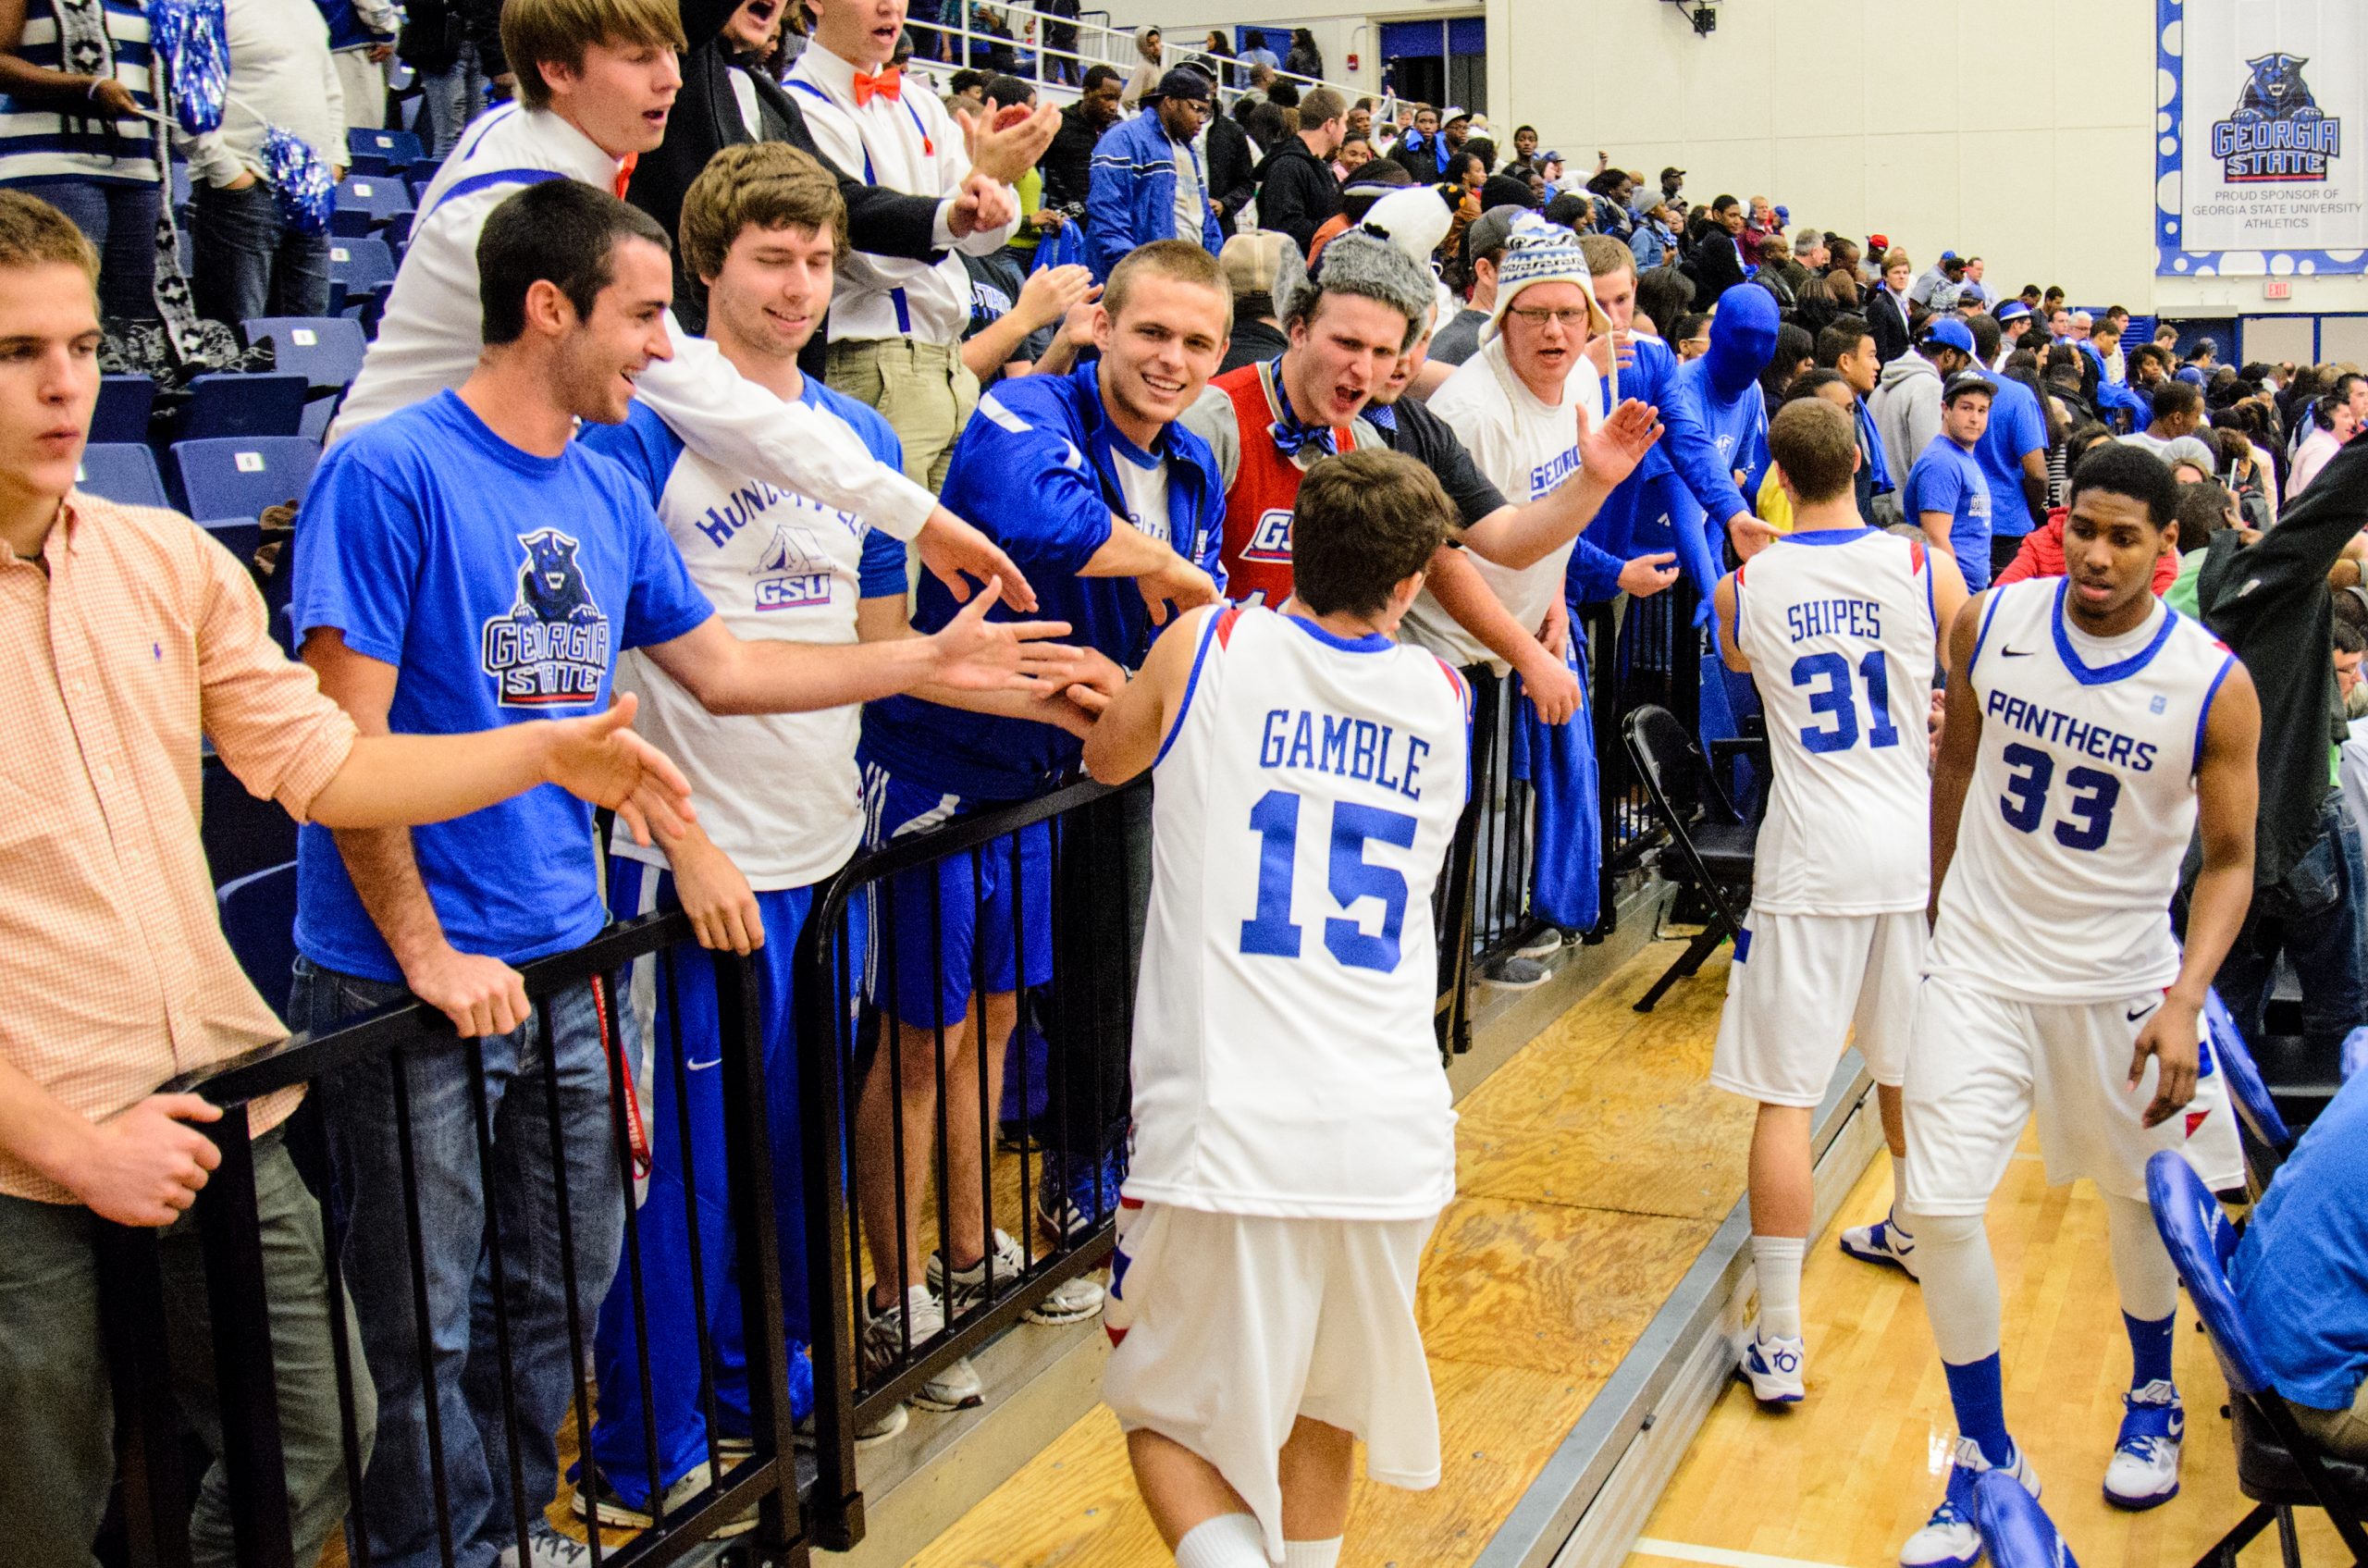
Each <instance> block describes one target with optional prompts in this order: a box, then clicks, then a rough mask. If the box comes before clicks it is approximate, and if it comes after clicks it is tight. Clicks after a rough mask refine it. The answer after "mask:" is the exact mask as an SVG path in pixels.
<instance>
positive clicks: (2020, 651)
mask: <svg viewBox="0 0 2368 1568" xmlns="http://www.w3.org/2000/svg"><path fill="white" fill-rule="evenodd" d="M2030 656H2031V650H2030V649H2029V648H2000V649H1999V650H1998V657H1999V658H2001V659H2029V657H2030Z"/></svg>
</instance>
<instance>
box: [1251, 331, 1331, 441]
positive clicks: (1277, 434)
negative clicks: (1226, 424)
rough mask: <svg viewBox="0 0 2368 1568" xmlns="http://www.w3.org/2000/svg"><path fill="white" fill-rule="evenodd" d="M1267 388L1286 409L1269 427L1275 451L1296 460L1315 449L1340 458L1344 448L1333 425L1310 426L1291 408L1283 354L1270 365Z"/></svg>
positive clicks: (1267, 431)
mask: <svg viewBox="0 0 2368 1568" xmlns="http://www.w3.org/2000/svg"><path fill="white" fill-rule="evenodd" d="M1266 385H1267V386H1268V387H1269V388H1271V389H1273V391H1274V394H1275V401H1276V402H1277V403H1279V404H1280V405H1281V406H1282V410H1283V413H1282V417H1281V418H1279V419H1277V420H1276V421H1275V422H1274V423H1273V424H1272V425H1269V426H1266V434H1267V435H1268V436H1269V437H1271V438H1273V439H1274V442H1275V450H1276V451H1278V452H1280V453H1282V454H1283V455H1284V456H1285V457H1289V458H1296V457H1298V456H1299V454H1300V453H1301V452H1303V451H1306V450H1307V449H1308V448H1310V447H1314V448H1315V449H1316V450H1317V451H1319V452H1321V453H1322V454H1323V455H1324V456H1326V457H1331V456H1334V455H1335V454H1337V453H1338V451H1339V450H1340V448H1339V444H1338V441H1337V440H1335V439H1334V438H1333V435H1332V426H1329V425H1308V424H1304V423H1302V422H1301V419H1300V416H1299V414H1297V413H1296V412H1295V411H1294V410H1293V409H1292V408H1291V395H1290V394H1289V392H1287V391H1285V390H1284V389H1283V360H1282V356H1281V355H1280V354H1277V355H1276V356H1275V357H1274V358H1273V359H1270V360H1268V361H1267V362H1266Z"/></svg>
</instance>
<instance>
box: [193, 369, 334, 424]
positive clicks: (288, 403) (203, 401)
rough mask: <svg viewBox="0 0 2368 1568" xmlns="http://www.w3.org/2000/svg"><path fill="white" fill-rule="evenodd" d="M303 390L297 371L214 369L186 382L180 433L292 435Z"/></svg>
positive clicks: (301, 411) (301, 417) (298, 421)
mask: <svg viewBox="0 0 2368 1568" xmlns="http://www.w3.org/2000/svg"><path fill="white" fill-rule="evenodd" d="M306 390H307V388H306V384H305V379H304V377H303V375H302V373H301V372H298V371H293V370H289V371H263V372H249V373H243V374H242V373H240V372H236V371H216V372H215V373H214V374H213V375H210V376H201V377H198V378H197V379H196V380H194V381H191V383H190V384H189V402H188V403H187V404H186V405H185V406H183V408H182V409H181V422H180V432H179V439H180V440H184V441H204V440H211V439H213V438H216V437H218V436H292V435H294V434H296V432H297V430H298V428H299V427H301V426H302V424H303V423H304V395H305V392H306Z"/></svg>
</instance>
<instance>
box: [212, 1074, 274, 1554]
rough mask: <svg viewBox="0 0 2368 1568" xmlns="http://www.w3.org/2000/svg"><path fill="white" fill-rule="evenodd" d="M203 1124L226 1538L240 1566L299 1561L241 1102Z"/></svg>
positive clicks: (244, 1110) (251, 1166)
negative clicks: (217, 1159) (210, 1157)
mask: <svg viewBox="0 0 2368 1568" xmlns="http://www.w3.org/2000/svg"><path fill="white" fill-rule="evenodd" d="M200 1130H202V1131H203V1132H204V1134H205V1135H206V1136H207V1137H208V1138H211V1139H212V1140H213V1141H214V1146H215V1147H216V1149H217V1150H218V1151H220V1153H221V1155H222V1163H221V1164H220V1165H219V1166H217V1167H215V1170H214V1174H213V1176H212V1178H211V1179H209V1180H208V1181H207V1182H206V1184H205V1189H204V1191H203V1192H202V1193H201V1194H200V1195H199V1197H198V1201H197V1225H198V1234H199V1237H200V1239H201V1243H202V1246H203V1252H204V1254H205V1298H206V1305H207V1307H208V1309H209V1310H210V1311H211V1313H212V1315H213V1325H214V1369H215V1370H214V1376H215V1399H216V1404H217V1405H218V1406H219V1408H220V1411H221V1416H222V1465H223V1470H224V1474H225V1476H226V1478H227V1479H228V1482H229V1502H230V1529H231V1538H232V1540H233V1541H234V1542H235V1543H236V1546H237V1549H238V1554H239V1562H240V1563H241V1564H242V1565H244V1568H295V1563H296V1547H295V1543H294V1541H293V1540H292V1539H291V1538H290V1532H289V1519H288V1470H287V1460H286V1456H285V1455H284V1453H283V1452H282V1451H281V1448H280V1441H279V1379H278V1377H277V1373H276V1371H275V1370H274V1368H273V1366H272V1355H271V1302H270V1297H269V1294H268V1292H267V1291H266V1290H265V1284H264V1271H263V1222H262V1218H261V1216H259V1215H258V1214H257V1212H256V1208H255V1156H254V1144H253V1135H252V1132H251V1131H250V1129H249V1126H248V1118H247V1107H246V1105H244V1104H243V1103H241V1104H239V1105H226V1106H224V1107H223V1108H222V1117H221V1119H220V1120H218V1121H216V1122H213V1123H211V1124H208V1125H205V1126H203V1127H202V1128H201V1129H200Z"/></svg>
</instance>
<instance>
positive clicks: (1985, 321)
mask: <svg viewBox="0 0 2368 1568" xmlns="http://www.w3.org/2000/svg"><path fill="white" fill-rule="evenodd" d="M1965 329H1966V330H1967V331H1968V332H1970V333H1972V334H1973V357H1974V358H1976V359H1978V360H1980V362H1981V363H1982V364H1989V363H1990V362H1991V361H1992V360H1993V359H1996V358H1997V357H1998V345H1999V344H2001V343H2003V342H2004V341H2005V334H2004V333H2003V332H2001V331H2000V330H1999V329H1998V318H1997V317H1996V316H1994V315H1991V314H1990V313H1989V312H1988V311H1984V312H1982V313H1981V314H1980V315H1977V316H1974V317H1973V318H1972V319H1970V320H1968V321H1967V323H1966V324H1965Z"/></svg>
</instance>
